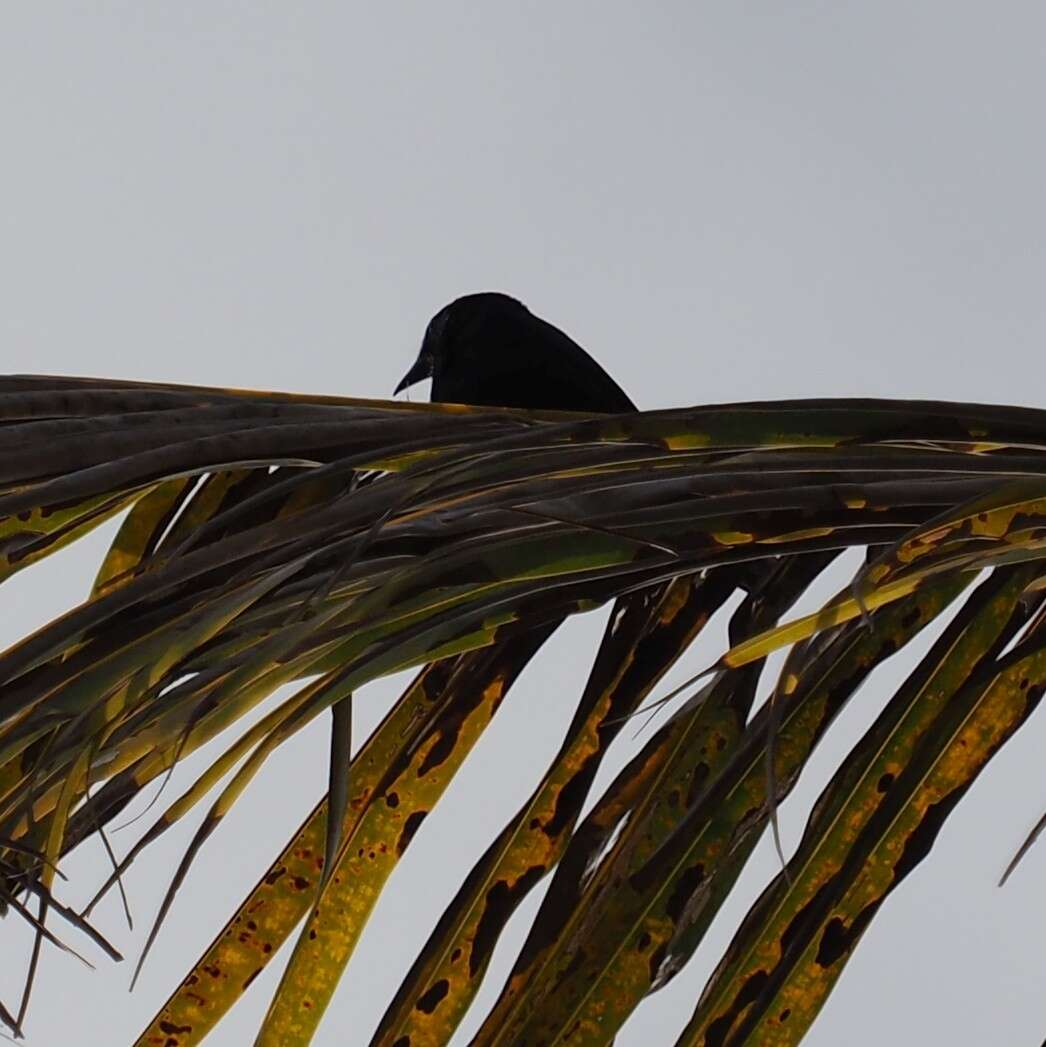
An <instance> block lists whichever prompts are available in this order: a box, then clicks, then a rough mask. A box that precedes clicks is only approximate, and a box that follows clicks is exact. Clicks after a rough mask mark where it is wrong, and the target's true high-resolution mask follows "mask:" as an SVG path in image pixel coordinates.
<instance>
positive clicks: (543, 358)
mask: <svg viewBox="0 0 1046 1047" xmlns="http://www.w3.org/2000/svg"><path fill="white" fill-rule="evenodd" d="M425 378H431V379H432V393H431V396H430V397H429V398H430V399H431V400H432V402H433V403H457V404H473V405H475V406H477V407H522V408H531V409H534V410H549V411H602V412H605V413H607V414H615V413H624V412H628V411H635V410H636V405H635V404H634V403H632V401H631V400H630V399H629V398H628V396H627V395H626V394H625V391H624V390H623V389H622V388H621V386H619V385H618V384H617V382H615V381H614V379H613V378H611V377H610V375H608V374H607V373H606V371H604V370H603V368H602V367H600V366H599V364H597V363H596V361H595V360H593V359H592V357H591V356H589V355H588V353H586V352H585V350H584V349H582V348H581V346H580V345H578V344H577V342H575V341H574V340H573V339H572V338H569V337H567V335H565V334H564V333H563V332H562V331H561V330H559V328H558V327H553V326H552V324H550V323H549V322H548V321H547V320H542V319H541V317H540V316H535V315H534V314H533V313H532V312H531V311H530V310H529V309H528V308H527V307H526V306H525V305H524V304H523V303H522V302H518V301H516V299H515V298H510V297H509V296H508V295H507V294H499V293H497V292H495V291H485V292H483V293H481V294H470V295H466V296H465V297H464V298H458V299H456V300H455V301H453V302H451V303H450V305H445V306H444V307H443V308H442V309H441V310H440V311H439V312H438V313H436V315H435V316H434V317H433V318H432V319H431V320H430V321H429V325H428V327H427V328H426V329H425V337H424V339H423V340H422V343H421V352H420V353H419V354H418V359H417V361H416V362H415V364H414V366H413V367H412V368H411V369H410V370H409V371H408V372H407V373H406V375H405V376H404V378H403V381H401V382H400V384H399V385H397V386H396V393H399V392H402V391H403V390H404V389H406V388H407V387H408V386H410V385H414V384H415V383H416V382H420V381H422V380H424V379H425Z"/></svg>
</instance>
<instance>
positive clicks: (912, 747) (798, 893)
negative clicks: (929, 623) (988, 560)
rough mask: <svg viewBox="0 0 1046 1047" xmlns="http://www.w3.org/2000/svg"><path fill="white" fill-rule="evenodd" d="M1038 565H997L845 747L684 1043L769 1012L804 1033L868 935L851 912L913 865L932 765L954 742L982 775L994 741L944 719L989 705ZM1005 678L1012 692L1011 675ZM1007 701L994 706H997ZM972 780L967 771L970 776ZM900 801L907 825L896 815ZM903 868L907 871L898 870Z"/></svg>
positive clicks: (785, 1035) (736, 1036)
mask: <svg viewBox="0 0 1046 1047" xmlns="http://www.w3.org/2000/svg"><path fill="white" fill-rule="evenodd" d="M1031 573H1033V572H1029V570H1028V569H1027V568H1023V569H1022V568H1018V569H1016V570H1015V571H1013V570H1011V571H1009V572H1007V573H1006V574H1005V575H1001V574H1000V575H997V576H996V575H993V576H992V577H990V578H989V579H988V580H987V581H986V582H984V583H983V584H982V585H981V586H980V587H979V588H978V590H976V591H975V592H974V593H973V594H972V595H971V597H970V598H969V599H968V600H967V602H966V604H965V605H964V607H963V608H962V610H961V611H960V613H959V615H958V616H957V617H956V618H955V619H954V620H953V621H952V622H951V623H950V624H949V626H948V628H947V629H946V630H945V632H944V634H943V635H942V636H941V637H940V639H939V640H938V641H937V642H936V643H935V644H934V646H933V648H932V649H931V651H930V653H929V654H928V655H927V656H926V658H925V659H924V660H923V662H922V663H920V666H919V667H918V668H917V669H916V671H915V672H914V673H913V674H912V675H911V676H910V677H909V679H908V681H906V683H905V684H904V685H903V686H902V688H901V690H900V691H899V692H898V693H897V695H896V696H895V697H894V698H893V699H892V700H891V702H890V704H889V705H888V706H887V708H886V710H884V712H883V714H882V715H881V716H880V718H879V719H878V720H877V721H876V724H875V725H874V726H873V727H872V728H871V730H870V731H869V732H868V734H867V735H866V736H865V739H863V740H862V742H861V743H860V744H859V745H858V747H857V748H856V749H855V750H854V751H853V752H852V753H851V754H850V756H849V757H848V758H847V760H846V762H845V764H844V765H843V766H842V767H841V769H840V770H839V772H837V774H836V777H835V778H834V779H833V781H832V782H831V783H830V784H829V786H828V787H827V788H826V790H825V792H824V793H823V794H822V797H821V799H820V800H819V801H818V803H817V805H816V806H815V808H814V812H813V814H812V815H811V818H810V824H809V826H808V829H807V833H806V835H805V836H804V839H803V842H802V844H801V845H800V848H799V850H798V851H797V853H796V855H795V856H794V857H793V858H792V860H791V861H790V862H789V866H788V870H787V876H786V875H785V874H784V873H782V874H781V875H780V876H779V877H778V878H777V879H776V880H775V881H774V883H773V884H772V885H771V886H770V887H769V888H768V889H767V891H766V892H765V893H764V895H763V896H762V897H761V898H760V899H759V901H758V902H757V903H756V905H755V906H754V907H753V909H752V911H751V913H750V914H749V916H748V917H747V918H746V920H745V923H744V924H743V925H742V927H741V929H740V930H739V931H738V934H737V935H736V936H735V939H734V942H733V943H732V945H731V947H730V949H729V950H728V952H727V954H726V956H725V957H724V960H723V961H722V963H721V964H720V967H719V968H718V969H717V971H716V973H715V974H714V975H713V977H712V979H711V981H710V982H709V985H708V986H707V987H706V989H705V992H704V994H703V995H702V999H701V1001H700V1002H699V1004H698V1008H697V1010H696V1011H695V1014H694V1017H693V1019H692V1020H691V1022H690V1023H689V1024H688V1026H687V1029H686V1030H685V1032H684V1034H683V1035H682V1036H681V1037H680V1040H679V1044H680V1047H682V1045H684V1044H687V1045H689V1044H694V1045H696V1044H704V1043H711V1042H715V1043H720V1044H728V1043H734V1042H737V1043H740V1042H743V1041H744V1039H745V1037H746V1036H747V1035H748V1034H749V1032H750V1031H751V1029H752V1028H754V1027H755V1026H756V1025H757V1024H760V1023H761V1022H764V1021H765V1022H766V1023H768V1024H767V1031H766V1035H768V1036H772V1037H773V1038H774V1042H781V1043H794V1042H798V1038H799V1037H801V1035H802V1034H803V1031H804V1030H805V1029H806V1028H807V1027H808V1025H809V1023H810V1022H811V1021H812V1020H813V1018H814V1017H815V1016H816V1013H817V1010H818V1009H819V1006H820V1003H821V1002H823V999H824V994H825V992H826V991H827V988H828V987H830V985H831V984H832V983H833V982H834V979H835V977H837V976H838V973H839V971H840V970H841V967H842V963H838V964H837V962H836V961H842V962H845V959H846V958H848V956H849V954H850V951H851V950H852V948H853V946H854V945H855V944H856V940H857V938H858V937H859V936H860V930H861V929H863V926H864V922H863V921H860V922H858V923H857V924H856V925H855V924H854V923H853V919H854V918H855V917H856V916H857V915H859V913H860V912H861V911H865V917H864V920H867V918H868V916H869V915H870V912H874V910H875V908H877V907H878V905H879V904H880V903H881V901H882V898H883V897H884V896H885V893H886V892H887V891H888V890H890V889H891V887H892V885H894V884H895V883H896V882H899V880H900V879H903V876H904V875H905V874H906V873H907V871H910V868H911V867H913V866H914V864H915V862H912V861H911V857H912V853H913V852H908V857H907V858H906V859H905V862H904V864H905V866H906V867H905V869H904V870H903V871H900V865H899V862H898V859H899V857H900V856H901V855H902V853H903V852H904V841H905V840H906V839H907V838H908V837H910V836H911V833H912V831H913V827H915V826H918V824H919V823H920V821H921V815H920V814H919V811H918V805H916V806H912V800H913V797H915V796H916V795H917V794H920V793H922V795H924V797H926V796H929V795H931V793H932V787H931V791H930V792H923V790H925V789H926V787H927V782H928V779H927V775H928V774H931V773H932V772H933V771H934V768H935V766H936V765H937V764H938V763H939V761H941V760H942V759H947V757H948V755H949V752H950V753H951V754H952V756H953V758H954V757H957V764H956V767H962V768H963V771H962V774H961V775H960V779H962V775H966V774H969V775H975V774H976V773H977V771H978V770H979V768H980V767H981V766H983V761H984V759H986V754H988V753H990V751H991V746H992V745H994V744H995V742H994V741H993V742H992V743H991V744H990V745H989V746H988V748H987V749H985V747H984V746H983V745H981V744H977V745H976V746H972V747H971V746H970V745H969V742H968V739H962V740H958V739H957V737H956V734H955V732H954V731H951V730H941V729H940V728H941V726H942V724H943V723H944V722H945V721H954V720H958V722H959V723H962V721H963V719H964V718H965V717H967V716H969V715H971V713H976V712H977V710H978V708H979V707H983V697H984V696H985V695H986V694H987V693H989V692H991V691H992V689H993V686H994V683H995V681H996V680H997V679H998V676H999V674H998V672H997V671H996V669H995V668H994V663H993V659H994V658H995V656H996V655H997V654H998V652H999V651H1000V650H1001V649H1002V647H1003V646H1004V645H1005V643H1006V641H1007V640H1008V639H1009V638H1010V637H1011V636H1012V635H1013V633H1014V631H1015V630H1016V629H1017V628H1019V625H1020V622H1021V621H1022V620H1023V618H1024V613H1025V612H1023V611H1022V610H1021V608H1020V603H1019V601H1020V597H1021V594H1022V592H1023V590H1024V588H1025V586H1026V584H1027V580H1028V577H1029V576H1030V574H1031ZM979 681H980V682H979ZM986 684H987V688H986ZM1002 689H1003V690H1007V691H1008V692H1009V696H1010V697H1012V693H1013V692H1012V682H1011V685H1010V686H1004V687H1003V688H1002ZM1010 706H1011V707H1010V709H1009V712H1008V713H1006V714H1005V715H1003V716H1001V718H1000V720H999V722H998V723H997V724H996V725H995V726H994V727H992V728H991V730H990V731H989V732H988V733H989V734H990V735H991V736H992V738H993V739H998V738H1000V737H1005V736H1006V735H1007V733H1008V732H1009V731H1010V730H1012V729H1015V726H1016V724H1018V723H1019V722H1022V721H1023V718H1024V716H1025V715H1027V711H1030V710H1029V709H1026V708H1025V707H1024V702H1023V699H1022V700H1021V701H1020V702H1017V703H1012V702H1011V703H1010ZM997 711H998V710H997V707H995V706H994V705H993V715H994V714H995V713H996V712H997ZM978 715H979V714H978ZM982 741H983V739H982ZM967 750H968V751H967ZM969 780H970V778H969V777H966V778H965V781H966V782H967V784H968V781H969ZM953 784H954V783H953ZM956 787H958V786H956ZM962 788H965V786H962ZM954 798H955V799H957V798H958V796H957V795H956V796H955V797H954ZM928 802H929V801H928ZM949 809H950V807H947V808H938V812H939V814H940V815H941V818H940V820H938V821H937V822H936V825H935V827H934V829H933V831H932V834H931V835H930V837H929V838H928V840H927V843H929V842H932V836H933V835H935V834H936V829H937V828H939V826H940V822H941V821H942V820H943V817H944V816H945V815H946V814H947V810H949ZM922 810H923V811H924V812H925V810H926V805H924V806H923V808H922ZM899 812H903V817H902V821H903V822H905V824H904V825H903V826H902V825H901V824H900V823H897V824H895V822H896V818H897V816H898V813H899ZM911 818H914V822H911V821H908V819H911ZM926 824H927V825H929V824H930V823H929V822H927V823H926ZM924 854H925V851H924V852H922V853H921V854H919V856H918V858H917V859H916V861H917V860H919V859H921V857H922V856H923V855H924ZM895 872H900V876H899V877H898V878H897V879H896V880H895V878H894V873H895ZM865 874H867V875H868V877H869V879H870V880H871V881H872V882H878V884H879V887H878V888H877V891H878V893H875V892H872V893H868V892H858V893H860V897H861V898H863V901H862V902H861V904H860V905H858V911H857V913H852V912H851V913H850V914H849V916H848V917H846V918H845V922H844V918H843V917H842V915H840V920H839V924H838V928H839V929H840V931H842V932H843V934H842V937H841V938H840V939H839V940H840V942H844V943H845V947H843V948H841V949H839V950H836V951H835V953H834V954H833V960H832V962H831V963H828V964H818V962H817V955H816V954H817V952H818V945H817V943H819V942H827V941H828V939H829V938H830V937H831V936H832V934H833V933H834V932H833V931H832V930H831V927H833V926H835V925H833V924H832V923H831V921H832V920H833V919H834V918H835V916H834V915H833V914H834V913H835V912H836V911H837V906H839V907H840V911H841V909H842V908H845V906H846V903H845V902H843V901H842V900H843V899H851V900H855V899H856V898H857V893H855V892H857V891H858V888H857V884H858V881H860V880H861V879H862V877H863V875H865ZM866 904H869V905H871V906H872V908H871V910H870V911H866ZM847 928H853V933H851V931H849V930H847ZM811 949H812V950H813V954H814V955H812V956H811V955H810V950H811ZM822 958H823V957H822ZM757 983H758V984H759V985H760V986H761V987H762V988H760V990H759V992H757V993H756V992H753V991H752V989H754V986H755V985H756V984H757ZM746 985H747V986H749V987H750V989H749V992H748V993H747V994H746V993H745V988H744V987H745V986H746ZM800 986H802V988H800ZM781 994H784V996H787V997H788V999H789V1000H790V1001H791V1003H782V1004H781V1006H780V1007H777V1005H776V1003H775V1002H774V1001H775V1000H780V999H783V998H784V996H782V995H781ZM742 1000H743V1002H742ZM771 1027H772V1029H773V1031H772V1032H771V1031H770V1029H771Z"/></svg>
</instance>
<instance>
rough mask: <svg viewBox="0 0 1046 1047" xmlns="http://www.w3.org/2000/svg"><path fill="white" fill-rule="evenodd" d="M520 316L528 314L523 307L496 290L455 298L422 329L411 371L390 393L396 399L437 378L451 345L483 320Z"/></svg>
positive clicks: (451, 351) (448, 358) (451, 347)
mask: <svg viewBox="0 0 1046 1047" xmlns="http://www.w3.org/2000/svg"><path fill="white" fill-rule="evenodd" d="M520 314H525V315H529V311H528V310H527V307H526V306H525V305H524V304H523V303H522V302H519V301H517V300H516V299H515V298H511V297H510V296H509V295H507V294H501V293H500V292H499V291H482V292H480V293H478V294H469V295H465V296H463V297H462V298H456V299H455V300H454V301H453V302H451V303H450V304H449V305H445V306H444V307H443V308H442V309H440V311H439V312H438V313H436V315H435V316H434V317H433V318H432V319H431V320H430V321H429V324H428V327H426V328H425V337H424V338H422V340H421V350H420V351H419V353H418V358H417V360H415V361H414V364H413V366H412V367H411V369H410V370H409V371H408V372H407V373H406V374H405V375H404V376H403V378H402V379H401V380H400V383H399V385H397V386H396V388H395V390H394V391H393V394H392V395H393V396H398V395H399V394H400V393H402V392H403V390H404V389H408V388H410V386H412V385H417V384H418V382H423V381H424V380H425V379H426V378H433V379H437V378H438V377H439V375H440V374H441V373H442V372H443V371H444V370H445V369H446V366H447V365H448V364H449V363H450V361H451V360H452V359H453V358H454V356H455V354H454V345H455V342H456V341H458V340H460V338H461V337H466V338H467V337H469V336H470V335H471V334H472V333H473V332H472V328H474V327H475V326H476V321H477V320H478V321H479V322H480V323H482V321H483V320H484V319H487V320H489V319H491V318H493V317H504V316H505V315H508V316H509V317H510V318H511V317H512V316H513V315H515V316H516V317H517V318H518V317H519V315H520Z"/></svg>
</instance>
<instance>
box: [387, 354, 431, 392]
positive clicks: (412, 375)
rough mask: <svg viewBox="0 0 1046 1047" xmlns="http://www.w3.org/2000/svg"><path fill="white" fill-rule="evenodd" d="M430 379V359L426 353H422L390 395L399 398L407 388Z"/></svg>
mask: <svg viewBox="0 0 1046 1047" xmlns="http://www.w3.org/2000/svg"><path fill="white" fill-rule="evenodd" d="M431 377H432V357H431V355H430V354H428V353H422V354H421V355H420V356H419V357H418V358H417V360H416V361H415V362H414V366H413V367H412V368H411V369H410V370H409V371H408V372H407V373H406V374H405V375H404V376H403V378H402V379H401V381H400V384H399V385H397V386H396V389H395V391H394V392H393V394H392V395H393V396H399V394H400V393H402V392H403V390H404V389H406V388H408V387H409V386H412V385H417V384H418V382H423V381H424V380H425V379H426V378H431Z"/></svg>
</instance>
